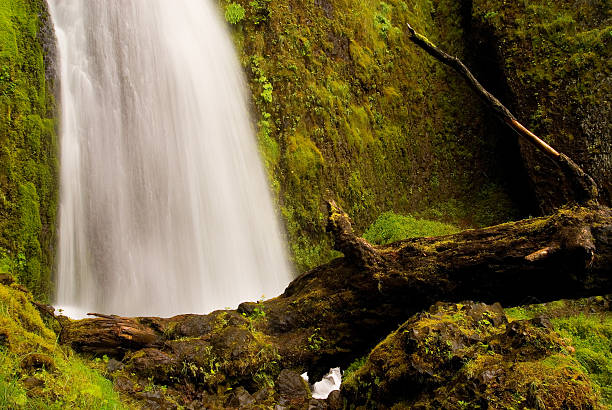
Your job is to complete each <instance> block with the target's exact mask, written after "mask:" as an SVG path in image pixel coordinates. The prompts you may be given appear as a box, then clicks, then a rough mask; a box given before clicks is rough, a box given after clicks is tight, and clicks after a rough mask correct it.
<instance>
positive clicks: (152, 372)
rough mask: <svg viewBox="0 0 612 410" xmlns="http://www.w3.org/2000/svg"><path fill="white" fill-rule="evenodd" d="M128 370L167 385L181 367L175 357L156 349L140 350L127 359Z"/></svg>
mask: <svg viewBox="0 0 612 410" xmlns="http://www.w3.org/2000/svg"><path fill="white" fill-rule="evenodd" d="M127 360H128V368H129V370H130V371H131V372H135V373H137V374H139V375H140V376H143V377H153V378H154V379H155V380H156V381H159V382H160V383H165V382H167V381H168V380H169V377H170V376H172V375H176V374H177V373H178V372H179V370H180V368H181V366H180V362H179V361H178V360H177V359H176V358H175V357H173V356H171V355H169V354H167V353H164V352H162V351H161V350H158V349H155V348H146V349H142V350H139V351H138V352H136V353H134V354H132V355H131V356H129V357H128V358H127Z"/></svg>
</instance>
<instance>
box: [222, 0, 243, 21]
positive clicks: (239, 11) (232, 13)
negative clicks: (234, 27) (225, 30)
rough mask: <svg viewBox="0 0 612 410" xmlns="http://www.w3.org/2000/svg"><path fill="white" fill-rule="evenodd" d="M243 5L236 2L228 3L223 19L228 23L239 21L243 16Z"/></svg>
mask: <svg viewBox="0 0 612 410" xmlns="http://www.w3.org/2000/svg"><path fill="white" fill-rule="evenodd" d="M245 14H246V12H245V10H244V7H242V6H241V5H240V4H238V3H234V2H232V3H230V4H228V5H227V6H226V7H225V20H226V21H227V22H228V23H230V24H238V23H240V22H241V21H242V20H243V19H244V16H245Z"/></svg>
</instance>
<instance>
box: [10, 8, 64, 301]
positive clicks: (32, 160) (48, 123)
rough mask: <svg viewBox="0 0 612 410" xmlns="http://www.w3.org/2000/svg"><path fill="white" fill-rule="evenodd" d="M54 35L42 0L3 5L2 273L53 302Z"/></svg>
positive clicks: (55, 183) (55, 184)
mask: <svg viewBox="0 0 612 410" xmlns="http://www.w3.org/2000/svg"><path fill="white" fill-rule="evenodd" d="M54 60H55V37H54V33H53V28H52V26H51V21H50V17H49V15H48V12H47V5H46V1H43V0H6V1H2V4H0V273H9V274H11V275H13V276H15V277H17V278H18V279H19V281H20V282H21V283H22V284H24V285H26V286H27V287H28V288H29V289H30V290H32V291H33V292H34V294H35V295H36V297H38V298H39V299H45V298H47V297H48V296H49V293H50V289H51V283H50V278H51V270H52V267H53V258H54V248H55V220H56V211H57V209H56V208H57V196H58V192H57V191H58V153H57V136H56V132H55V112H54V110H55V102H54V96H53V90H54V85H53V84H54V79H55V71H54V69H55V61H54Z"/></svg>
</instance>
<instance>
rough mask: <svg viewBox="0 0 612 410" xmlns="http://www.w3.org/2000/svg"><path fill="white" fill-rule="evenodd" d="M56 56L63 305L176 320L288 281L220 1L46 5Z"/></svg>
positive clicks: (69, 0)
mask: <svg viewBox="0 0 612 410" xmlns="http://www.w3.org/2000/svg"><path fill="white" fill-rule="evenodd" d="M49 3H50V4H49V6H50V10H51V15H52V18H53V22H54V25H55V30H56V35H57V39H58V46H59V47H58V48H59V53H60V61H61V62H60V65H61V66H60V80H61V95H60V98H61V130H60V134H61V142H60V147H61V152H60V161H61V176H60V181H61V183H60V205H59V243H58V258H57V259H58V266H57V281H56V282H57V290H56V297H55V299H56V300H55V302H56V305H59V306H63V307H64V308H65V309H67V310H68V309H72V310H71V311H75V310H76V311H80V312H86V311H89V312H91V311H94V312H100V313H109V314H110V313H112V314H120V315H130V316H136V315H158V316H170V315H173V314H178V313H206V312H209V311H211V310H213V309H218V308H224V307H232V308H235V307H236V305H237V304H238V303H240V302H241V301H246V300H257V299H259V298H261V297H262V296H264V295H265V297H273V296H277V295H278V294H280V293H281V292H282V291H283V289H284V286H286V285H287V284H288V282H289V280H290V276H291V269H290V265H289V263H288V262H287V257H286V250H285V248H284V245H283V241H282V236H281V234H280V232H281V231H280V226H279V225H280V224H279V222H278V221H277V217H276V215H275V211H274V208H273V202H272V199H271V195H270V192H269V189H268V186H267V178H266V174H265V171H264V169H263V166H262V164H261V161H260V158H259V154H258V151H257V146H256V142H255V136H254V130H253V127H252V124H251V121H250V118H249V112H248V106H247V103H246V101H247V93H246V85H245V82H244V78H243V73H242V71H241V68H240V65H239V63H238V60H237V58H236V55H235V51H234V48H233V43H232V41H231V39H230V36H229V33H228V32H227V30H226V28H225V22H224V21H223V20H222V18H221V17H220V15H219V11H218V10H217V6H216V3H214V2H213V1H212V0H173V1H170V0H115V1H109V0H49Z"/></svg>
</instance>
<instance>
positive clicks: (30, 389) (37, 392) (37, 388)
mask: <svg viewBox="0 0 612 410" xmlns="http://www.w3.org/2000/svg"><path fill="white" fill-rule="evenodd" d="M23 387H25V388H26V391H27V395H28V397H40V396H43V395H44V390H43V389H44V387H45V381H44V380H41V379H39V378H38V377H27V378H26V379H24V380H23Z"/></svg>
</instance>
